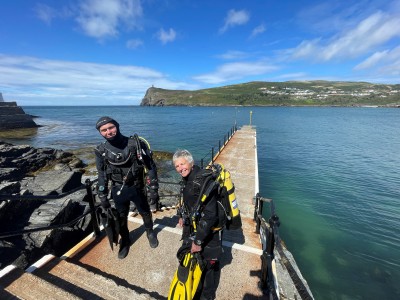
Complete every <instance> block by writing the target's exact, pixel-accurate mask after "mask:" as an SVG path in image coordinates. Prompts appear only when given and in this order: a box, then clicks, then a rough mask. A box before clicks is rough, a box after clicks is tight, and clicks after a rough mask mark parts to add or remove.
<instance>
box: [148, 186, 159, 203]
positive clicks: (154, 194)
mask: <svg viewBox="0 0 400 300" xmlns="http://www.w3.org/2000/svg"><path fill="white" fill-rule="evenodd" d="M147 197H148V198H149V203H150V205H151V204H153V205H154V204H155V205H156V204H157V203H158V201H160V196H159V195H158V190H153V189H149V190H148V193H147Z"/></svg>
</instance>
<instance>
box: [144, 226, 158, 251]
mask: <svg viewBox="0 0 400 300" xmlns="http://www.w3.org/2000/svg"><path fill="white" fill-rule="evenodd" d="M146 235H147V239H148V240H149V244H150V247H151V248H157V246H158V239H157V236H156V235H155V233H154V230H153V229H146Z"/></svg>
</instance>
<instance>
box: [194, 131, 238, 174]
mask: <svg viewBox="0 0 400 300" xmlns="http://www.w3.org/2000/svg"><path fill="white" fill-rule="evenodd" d="M236 131H237V125H236V124H235V125H234V126H232V128H231V129H230V130H229V131H228V132H227V134H226V135H224V138H223V140H218V147H216V146H214V147H211V150H210V151H209V152H208V153H207V154H206V155H204V156H203V158H202V159H201V161H200V167H201V168H202V169H203V168H204V160H205V159H207V157H208V160H209V163H208V164H207V165H211V164H213V163H214V161H215V160H216V159H217V157H218V156H219V155H220V154H221V152H222V150H223V149H224V148H225V146H226V144H227V143H228V142H229V141H230V139H231V138H232V137H233V135H234V134H235V132H236ZM215 150H216V151H215Z"/></svg>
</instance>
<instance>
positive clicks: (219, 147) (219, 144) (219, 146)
mask: <svg viewBox="0 0 400 300" xmlns="http://www.w3.org/2000/svg"><path fill="white" fill-rule="evenodd" d="M218 149H219V152H221V140H218Z"/></svg>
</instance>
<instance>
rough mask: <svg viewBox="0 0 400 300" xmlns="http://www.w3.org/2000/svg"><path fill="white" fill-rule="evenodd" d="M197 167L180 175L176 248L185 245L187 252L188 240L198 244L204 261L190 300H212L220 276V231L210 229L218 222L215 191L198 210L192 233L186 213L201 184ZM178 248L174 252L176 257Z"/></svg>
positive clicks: (194, 205) (194, 203) (194, 199)
mask: <svg viewBox="0 0 400 300" xmlns="http://www.w3.org/2000/svg"><path fill="white" fill-rule="evenodd" d="M200 170H201V169H200V167H199V166H197V165H193V167H192V170H191V172H190V173H189V175H188V176H187V177H182V197H183V204H184V205H183V209H182V211H181V212H182V214H181V215H180V217H182V218H183V219H184V220H183V230H182V239H183V245H182V247H181V249H180V251H181V252H183V251H182V250H183V249H185V248H188V249H189V251H190V246H191V243H192V241H194V243H195V244H196V245H201V247H202V251H201V255H202V257H203V258H204V260H205V261H206V262H207V264H206V266H205V269H204V270H203V272H202V278H201V281H200V284H199V287H198V289H197V293H196V294H195V296H194V298H193V299H200V300H203V299H204V300H209V299H215V297H216V290H217V288H218V285H219V280H220V275H221V270H220V264H219V259H220V256H221V254H222V230H218V231H214V230H213V227H215V226H216V225H217V224H218V213H217V211H218V209H217V205H218V204H217V200H216V196H215V193H216V190H215V191H214V192H213V194H211V195H210V199H209V200H207V203H206V204H205V205H204V206H202V208H201V209H200V212H199V213H200V216H199V220H198V222H197V224H196V227H197V228H196V232H194V228H193V225H192V222H191V220H190V218H189V216H191V215H192V214H193V211H194V209H195V207H196V204H197V200H198V199H199V195H200V190H201V187H202V185H203V181H202V180H201V179H200V178H201V176H200V177H199V176H196V175H198V173H199V171H200ZM180 251H178V256H179V252H180Z"/></svg>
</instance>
